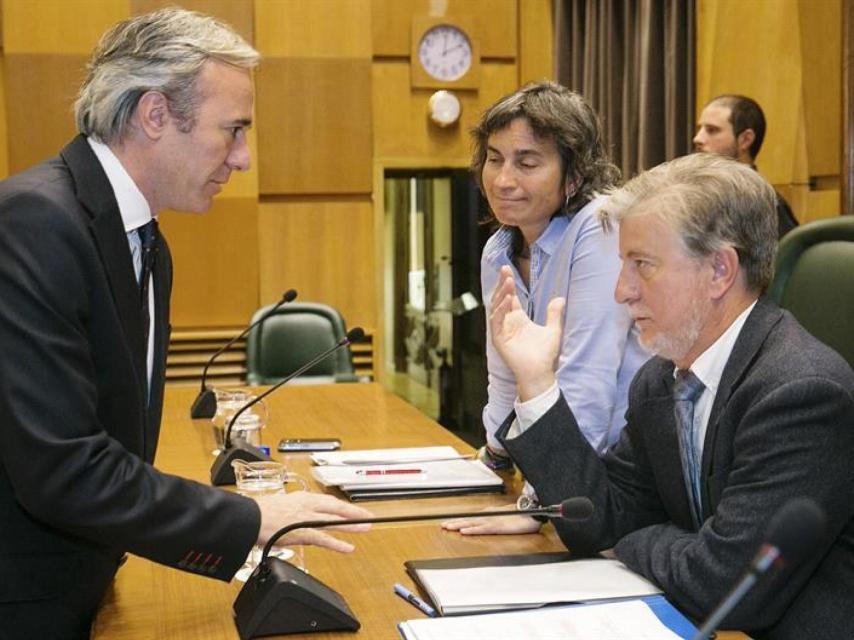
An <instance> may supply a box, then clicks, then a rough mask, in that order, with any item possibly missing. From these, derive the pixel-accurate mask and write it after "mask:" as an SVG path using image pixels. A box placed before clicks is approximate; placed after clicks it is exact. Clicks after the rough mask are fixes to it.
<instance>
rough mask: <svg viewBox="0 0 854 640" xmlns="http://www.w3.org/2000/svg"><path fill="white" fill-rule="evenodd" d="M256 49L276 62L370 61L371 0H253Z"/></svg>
mask: <svg viewBox="0 0 854 640" xmlns="http://www.w3.org/2000/svg"><path fill="white" fill-rule="evenodd" d="M255 21H256V24H257V25H258V28H257V37H258V40H257V43H256V44H257V46H258V49H259V50H260V51H261V52H262V53H263V54H264V55H265V56H269V57H275V58H314V57H322V58H370V57H371V2H370V0H289V1H288V2H283V1H282V0H256V2H255Z"/></svg>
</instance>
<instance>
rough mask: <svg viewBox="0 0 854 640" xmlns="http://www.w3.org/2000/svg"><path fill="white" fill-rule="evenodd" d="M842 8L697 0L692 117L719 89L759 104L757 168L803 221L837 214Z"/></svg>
mask: <svg viewBox="0 0 854 640" xmlns="http://www.w3.org/2000/svg"><path fill="white" fill-rule="evenodd" d="M841 6H842V0H751V1H750V2H745V1H744V0H698V11H697V13H698V17H697V110H698V114H699V110H700V109H702V107H703V104H704V103H705V102H706V101H708V100H709V99H710V98H711V97H713V96H715V95H716V94H720V93H741V94H745V95H748V96H750V97H752V98H754V99H755V100H756V101H757V102H759V104H760V105H761V106H762V109H763V111H764V112H765V117H766V120H767V122H768V131H767V134H766V138H765V142H764V144H763V147H762V151H761V152H760V154H759V157H758V159H757V164H758V167H759V170H760V171H761V172H762V174H763V175H764V176H765V177H766V178H767V179H768V180H769V181H770V182H771V183H772V184H774V185H775V186H776V187H777V188H778V189H779V190H780V192H781V193H783V195H784V196H785V197H786V198H787V199H788V200H789V202H790V204H791V205H792V209H793V210H794V212H795V214H796V215H797V216H798V218H799V219H800V220H801V221H802V222H805V221H808V220H813V219H817V218H823V217H828V216H833V215H838V214H839V212H840V203H839V172H840V167H841V163H840V150H841V143H840V140H841V134H840V132H841V118H842V113H841V105H842V100H841V95H842V94H841V85H840V82H841V76H842V71H841V60H842V57H841V34H842V27H841ZM811 184H812V185H813V186H812V188H811V186H810V185H811Z"/></svg>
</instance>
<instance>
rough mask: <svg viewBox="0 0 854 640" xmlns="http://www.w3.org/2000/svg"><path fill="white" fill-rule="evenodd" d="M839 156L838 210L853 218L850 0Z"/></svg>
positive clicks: (853, 28)
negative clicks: (840, 157) (840, 158)
mask: <svg viewBox="0 0 854 640" xmlns="http://www.w3.org/2000/svg"><path fill="white" fill-rule="evenodd" d="M839 146H840V148H841V153H842V166H841V172H842V175H841V179H840V184H841V198H840V208H841V212H842V214H843V215H854V0H843V3H842V136H841V137H840V142H839Z"/></svg>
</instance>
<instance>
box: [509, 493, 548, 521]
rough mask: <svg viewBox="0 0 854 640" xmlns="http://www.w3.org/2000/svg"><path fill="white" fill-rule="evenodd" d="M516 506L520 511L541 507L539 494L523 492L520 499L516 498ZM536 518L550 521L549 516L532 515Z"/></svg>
mask: <svg viewBox="0 0 854 640" xmlns="http://www.w3.org/2000/svg"><path fill="white" fill-rule="evenodd" d="M516 508H517V509H518V510H519V511H528V510H529V509H539V508H540V503H539V502H538V501H537V496H536V495H533V494H527V493H523V494H522V495H521V496H519V499H518V500H516ZM531 517H532V518H533V519H534V520H537V521H538V522H548V521H549V520H550V518H549V517H548V516H534V515H532V516H531Z"/></svg>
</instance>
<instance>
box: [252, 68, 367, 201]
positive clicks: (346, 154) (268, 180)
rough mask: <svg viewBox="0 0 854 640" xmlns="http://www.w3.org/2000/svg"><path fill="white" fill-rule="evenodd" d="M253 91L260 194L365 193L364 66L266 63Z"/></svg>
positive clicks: (365, 104) (365, 75)
mask: <svg viewBox="0 0 854 640" xmlns="http://www.w3.org/2000/svg"><path fill="white" fill-rule="evenodd" d="M256 85H257V105H258V106H257V115H258V139H259V147H258V149H259V172H260V174H259V185H260V190H261V193H262V194H318V193H370V190H371V118H372V114H371V62H370V59H367V58H364V59H362V58H340V59H335V58H331V59H330V58H272V59H268V60H266V61H265V62H264V63H263V65H262V67H261V69H260V70H259V71H258V75H257V80H256Z"/></svg>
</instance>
